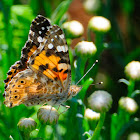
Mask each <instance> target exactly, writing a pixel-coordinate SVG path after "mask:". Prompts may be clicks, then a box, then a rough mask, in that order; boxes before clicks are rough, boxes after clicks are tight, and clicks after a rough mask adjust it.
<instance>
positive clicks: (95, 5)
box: [83, 0, 101, 14]
mask: <svg viewBox="0 0 140 140" xmlns="http://www.w3.org/2000/svg"><path fill="white" fill-rule="evenodd" d="M83 7H84V9H85V11H86V12H87V13H91V14H95V13H96V12H98V11H99V9H100V7H101V1H100V0H85V1H84V2H83Z"/></svg>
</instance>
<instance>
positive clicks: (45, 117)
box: [37, 105, 59, 125]
mask: <svg viewBox="0 0 140 140" xmlns="http://www.w3.org/2000/svg"><path fill="white" fill-rule="evenodd" d="M37 118H38V120H39V121H40V122H41V123H42V124H51V125H52V124H56V123H57V121H58V118H59V114H58V112H57V110H56V109H55V108H54V107H52V106H50V105H46V106H42V107H40V108H39V110H38V112H37Z"/></svg>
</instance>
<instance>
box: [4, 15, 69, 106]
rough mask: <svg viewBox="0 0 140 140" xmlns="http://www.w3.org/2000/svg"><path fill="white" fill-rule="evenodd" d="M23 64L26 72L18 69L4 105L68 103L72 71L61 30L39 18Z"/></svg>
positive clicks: (32, 27)
mask: <svg viewBox="0 0 140 140" xmlns="http://www.w3.org/2000/svg"><path fill="white" fill-rule="evenodd" d="M20 62H21V63H20V64H19V65H20V66H21V65H22V64H23V63H25V64H24V68H23V69H22V70H19V69H18V68H17V70H18V71H17V73H15V74H14V75H13V76H12V77H13V78H11V80H10V81H9V82H7V85H6V86H7V88H6V89H5V94H4V95H5V97H6V99H5V102H4V103H5V104H6V105H7V106H8V107H14V106H16V105H19V104H21V103H24V104H26V105H34V104H40V103H44V102H47V103H50V104H56V103H61V102H62V101H65V100H66V99H67V94H68V90H69V86H70V82H71V74H70V71H71V67H70V61H69V54H68V46H67V44H66V40H65V38H64V34H63V32H62V30H61V29H60V28H59V27H58V26H56V25H53V26H51V25H50V22H49V21H48V20H47V19H46V18H44V17H43V16H37V17H36V18H35V19H34V20H33V22H32V24H31V29H30V32H29V38H28V41H27V42H26V44H25V46H24V47H23V49H22V56H21V60H20ZM16 66H17V65H16ZM12 69H13V68H12ZM12 69H10V70H11V71H12ZM21 81H22V82H23V81H24V82H23V83H24V84H23V83H21ZM42 89H43V90H42Z"/></svg>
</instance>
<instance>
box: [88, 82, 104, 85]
mask: <svg viewBox="0 0 140 140" xmlns="http://www.w3.org/2000/svg"><path fill="white" fill-rule="evenodd" d="M102 84H103V82H99V83H95V84H90V85H102Z"/></svg>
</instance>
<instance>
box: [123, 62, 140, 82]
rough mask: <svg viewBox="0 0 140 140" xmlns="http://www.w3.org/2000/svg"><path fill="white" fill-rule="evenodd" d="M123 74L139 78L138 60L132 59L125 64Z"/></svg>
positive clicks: (131, 77) (139, 67) (139, 64)
mask: <svg viewBox="0 0 140 140" xmlns="http://www.w3.org/2000/svg"><path fill="white" fill-rule="evenodd" d="M124 72H125V74H126V76H127V77H128V78H130V79H133V80H140V62H139V61H132V62H130V63H128V64H127V65H126V66H125V71H124Z"/></svg>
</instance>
